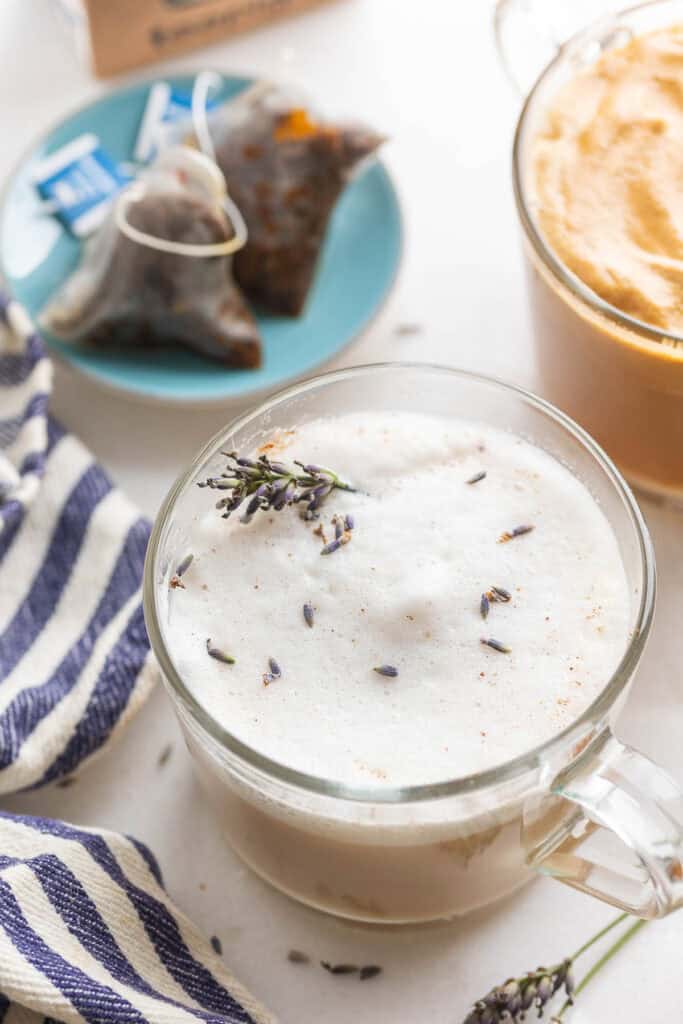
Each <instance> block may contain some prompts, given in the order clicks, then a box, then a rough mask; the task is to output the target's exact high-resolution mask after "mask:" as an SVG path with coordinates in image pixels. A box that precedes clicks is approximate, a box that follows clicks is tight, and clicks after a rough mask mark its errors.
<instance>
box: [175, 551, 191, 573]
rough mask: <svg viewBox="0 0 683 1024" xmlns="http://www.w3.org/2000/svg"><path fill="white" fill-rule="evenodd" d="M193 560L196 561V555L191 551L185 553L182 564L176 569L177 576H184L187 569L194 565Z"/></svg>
mask: <svg viewBox="0 0 683 1024" xmlns="http://www.w3.org/2000/svg"><path fill="white" fill-rule="evenodd" d="M193 561H194V555H193V554H192V553H191V552H190V554H189V555H185V557H184V558H183V560H182V562H181V563H180V565H179V566H178V568H177V569H176V571H175V574H176V576H184V575H185V573H186V572H187V570H188V569H189V568H190V566H191V565H192V562H193Z"/></svg>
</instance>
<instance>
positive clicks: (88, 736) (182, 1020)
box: [0, 300, 272, 1024]
mask: <svg viewBox="0 0 683 1024" xmlns="http://www.w3.org/2000/svg"><path fill="white" fill-rule="evenodd" d="M50 384H51V369H50V363H49V360H48V358H47V356H46V354H45V349H44V347H43V344H42V342H41V340H40V338H39V337H38V336H37V335H36V334H35V333H34V332H33V331H32V329H31V325H30V323H29V322H28V320H27V318H26V315H25V314H24V313H23V311H22V310H21V308H20V307H18V306H17V305H16V304H13V303H10V304H7V303H5V302H3V301H2V300H0V793H8V792H11V791H15V790H19V789H25V788H27V787H34V786H40V785H42V784H43V783H46V782H49V781H52V780H54V779H58V778H59V777H60V776H63V775H67V774H69V773H71V772H73V771H74V770H75V769H76V768H78V767H79V766H80V765H81V764H82V763H83V762H84V761H86V760H87V759H89V758H90V757H92V756H93V755H95V754H96V753H97V752H98V751H100V750H102V749H103V748H104V747H105V746H106V745H107V744H108V743H109V741H110V740H111V738H112V737H113V736H115V735H116V733H118V732H119V731H120V730H121V728H122V727H123V725H124V724H125V722H126V720H127V719H128V718H129V717H130V716H131V715H132V714H133V713H134V711H135V710H136V709H137V708H138V707H139V705H140V704H141V702H142V701H143V700H144V698H145V696H146V695H147V693H148V692H149V690H150V687H151V685H152V683H153V681H154V678H155V671H154V668H153V664H152V661H151V655H150V652H149V645H148V642H147V636H146V633H145V627H144V621H143V617H142V608H141V601H140V580H141V575H142V566H143V560H144V555H145V548H146V546H147V539H148V535H149V526H148V523H147V522H146V521H145V520H144V519H142V518H140V516H139V515H138V513H137V512H136V511H135V509H134V508H133V507H132V505H131V504H130V503H129V502H128V501H127V500H126V499H125V498H124V497H123V495H122V494H121V493H120V492H119V491H117V490H115V489H114V487H113V486H112V484H111V482H110V481H109V479H108V478H107V476H106V474H105V473H104V471H103V470H102V469H101V467H100V466H98V465H97V464H96V463H95V462H94V460H93V458H92V456H91V455H90V453H89V452H87V451H86V449H85V448H84V447H83V446H82V445H81V444H80V443H79V442H78V441H77V440H76V439H75V438H74V437H71V436H69V435H68V434H66V433H65V432H64V431H63V430H62V429H61V428H60V427H59V426H58V425H57V424H56V423H55V422H54V421H53V420H52V419H51V418H50V417H49V416H48V412H47V405H48V399H49V393H50ZM193 1021H194V1022H195V1024H196V1022H197V1021H205V1022H207V1024H270V1022H271V1021H272V1018H271V1017H270V1016H269V1015H268V1014H267V1013H266V1011H265V1010H263V1009H262V1008H261V1007H260V1006H259V1005H258V1004H257V1003H256V1001H255V1000H254V999H253V997H252V996H251V995H250V994H249V993H248V992H246V991H245V990H244V989H243V988H242V987H241V985H239V983H238V982H237V981H235V979H234V978H233V977H232V976H231V975H230V974H229V972H228V971H227V970H226V969H225V967H224V966H223V964H222V963H221V961H220V959H219V957H218V956H217V955H216V953H215V952H214V950H213V949H212V947H211V945H210V944H209V943H208V942H207V941H206V940H205V939H203V938H202V936H201V934H200V933H199V931H198V930H197V929H196V928H195V927H194V926H193V925H192V924H191V922H190V921H189V920H188V919H187V918H186V917H185V916H184V915H183V914H182V913H180V912H179V911H178V910H176V908H175V907H174V906H173V904H172V903H171V901H170V900H169V898H168V896H167V894H166V892H165V890H164V887H163V883H162V880H161V875H160V873H159V868H158V866H157V864H156V861H155V860H154V857H153V856H152V854H151V853H150V852H149V851H148V850H147V849H146V848H145V847H144V846H142V845H141V844H140V843H138V842H136V841H135V840H134V839H130V838H127V837H125V836H121V835H116V834H114V833H109V832H104V831H100V830H95V829H86V828H82V827H76V826H74V825H67V824H65V823H64V822H59V821H51V820H49V819H46V818H31V817H22V816H18V815H9V814H3V813H0V1024H192V1022H193Z"/></svg>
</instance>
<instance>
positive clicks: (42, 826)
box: [0, 814, 272, 1024]
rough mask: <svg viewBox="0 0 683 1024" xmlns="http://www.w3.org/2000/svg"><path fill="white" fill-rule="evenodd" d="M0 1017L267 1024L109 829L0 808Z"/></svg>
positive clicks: (19, 1021) (151, 874) (140, 852)
mask: <svg viewBox="0 0 683 1024" xmlns="http://www.w3.org/2000/svg"><path fill="white" fill-rule="evenodd" d="M0 991H2V993H3V995H0V1021H1V1022H2V1024H58V1022H61V1024H83V1022H88V1024H193V1022H194V1024H197V1022H200V1021H204V1022H206V1024H272V1018H271V1017H270V1016H269V1014H268V1013H267V1012H266V1010H264V1009H263V1008H262V1007H261V1006H260V1005H259V1004H258V1003H257V1002H256V1001H255V1000H254V999H253V997H252V996H251V995H250V994H249V993H248V992H247V991H246V990H245V989H244V988H242V986H241V985H240V984H239V983H238V982H237V981H236V980H235V978H233V977H232V975H231V974H230V973H229V972H228V971H227V970H226V968H225V967H224V966H223V964H222V962H221V960H220V958H219V957H218V956H217V954H216V953H215V952H214V950H213V949H212V947H211V945H210V944H209V943H208V942H207V941H206V940H205V939H203V938H202V936H201V935H200V934H199V932H198V931H197V929H196V928H195V927H194V926H193V925H192V924H191V922H190V921H189V920H188V919H187V918H186V917H185V916H184V915H183V914H181V913H180V912H179V911H178V910H176V908H175V907H174V906H173V904H172V903H171V901H170V900H169V898H168V896H167V894H166V892H165V890H164V888H163V884H162V880H161V876H160V874H159V868H158V866H157V864H156V861H155V860H154V858H153V856H152V855H151V854H150V852H149V850H147V849H146V848H145V847H144V846H142V845H141V844H140V843H137V842H136V841H135V840H133V839H128V838H125V837H124V836H120V835H114V834H113V833H109V832H103V831H99V830H98V831H95V830H92V829H84V828H76V827H74V826H72V825H65V824H63V823H62V822H55V821H48V820H46V819H44V818H29V817H16V816H8V815H2V814H0Z"/></svg>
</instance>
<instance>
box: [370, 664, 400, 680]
mask: <svg viewBox="0 0 683 1024" xmlns="http://www.w3.org/2000/svg"><path fill="white" fill-rule="evenodd" d="M372 671H373V672H377V674H378V675H380V676H386V677H387V678H388V679H395V678H396V676H397V675H398V669H397V668H395V667H394V666H393V665H375V667H374V668H373V670H372Z"/></svg>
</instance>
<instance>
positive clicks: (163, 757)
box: [157, 743, 173, 768]
mask: <svg viewBox="0 0 683 1024" xmlns="http://www.w3.org/2000/svg"><path fill="white" fill-rule="evenodd" d="M172 753H173V745H172V744H171V743H167V744H166V746H165V747H164V749H163V750H162V751H161V753H160V754H159V757H158V758H157V768H163V767H164V765H165V764H168V761H169V760H170V757H171V754H172Z"/></svg>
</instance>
